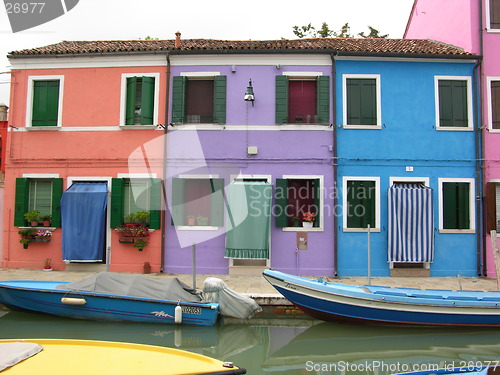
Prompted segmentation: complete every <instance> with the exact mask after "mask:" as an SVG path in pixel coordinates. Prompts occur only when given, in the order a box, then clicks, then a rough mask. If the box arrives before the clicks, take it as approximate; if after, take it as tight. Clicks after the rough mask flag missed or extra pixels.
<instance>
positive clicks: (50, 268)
mask: <svg viewBox="0 0 500 375" xmlns="http://www.w3.org/2000/svg"><path fill="white" fill-rule="evenodd" d="M43 270H44V271H52V267H43Z"/></svg>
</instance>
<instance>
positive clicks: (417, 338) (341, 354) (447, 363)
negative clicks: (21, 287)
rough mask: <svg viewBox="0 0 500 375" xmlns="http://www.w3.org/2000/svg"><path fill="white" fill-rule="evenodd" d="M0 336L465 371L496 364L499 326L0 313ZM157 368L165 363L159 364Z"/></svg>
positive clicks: (254, 370)
mask: <svg viewBox="0 0 500 375" xmlns="http://www.w3.org/2000/svg"><path fill="white" fill-rule="evenodd" d="M0 337H1V338H61V339H85V340H107V341H123V342H133V343H141V344H151V345H159V346H166V347H172V348H179V349H184V350H188V351H192V352H196V353H200V354H204V355H207V356H210V357H214V358H218V359H220V360H223V361H231V362H234V363H235V364H236V365H238V366H242V367H244V368H246V369H247V370H248V374H339V375H349V374H353V375H354V374H373V375H384V374H394V373H401V372H408V371H415V370H427V369H431V370H432V369H435V368H436V367H441V368H451V367H458V368H460V369H461V370H463V372H465V371H466V370H469V369H475V368H476V367H478V366H484V365H490V366H495V365H498V364H499V361H500V328H496V329H491V328H487V329H479V328H461V329H457V328H422V327H378V326H361V325H349V324H340V323H339V324H337V323H326V322H321V321H317V320H313V319H311V318H307V317H306V316H300V315H299V316H292V317H289V316H285V317H284V318H280V319H267V318H266V319H254V320H249V321H246V322H243V323H242V322H239V321H234V320H222V321H220V322H218V323H217V325H216V326H215V327H192V326H170V325H159V324H153V325H151V324H134V323H106V322H93V321H83V320H82V321H80V320H73V319H65V318H59V317H55V316H49V315H43V314H35V313H29V312H20V311H9V310H0ZM85 360H92V359H91V358H88V359H85ZM161 366H168V363H164V364H161V363H158V367H159V368H161ZM68 374H69V373H68Z"/></svg>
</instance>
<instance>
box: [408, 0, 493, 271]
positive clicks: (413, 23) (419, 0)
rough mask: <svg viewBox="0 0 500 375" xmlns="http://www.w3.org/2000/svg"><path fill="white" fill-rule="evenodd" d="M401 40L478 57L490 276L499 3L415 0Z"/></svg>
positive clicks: (486, 253)
mask: <svg viewBox="0 0 500 375" xmlns="http://www.w3.org/2000/svg"><path fill="white" fill-rule="evenodd" d="M404 38H407V39H434V40H437V41H440V42H443V43H447V44H452V45H455V46H459V47H461V48H463V49H464V50H466V51H468V52H473V53H476V54H478V55H481V56H482V62H481V65H480V66H479V67H478V69H477V71H478V73H477V77H478V81H479V85H480V92H481V98H480V103H479V105H480V108H481V119H480V124H481V132H480V133H479V135H478V139H477V145H478V146H479V147H478V149H479V150H481V151H482V155H480V154H478V158H477V159H478V161H477V162H478V163H479V164H480V165H481V172H482V176H481V178H482V184H481V185H482V186H481V190H482V192H483V193H482V194H481V197H478V198H480V199H482V201H483V211H484V212H483V215H482V218H483V220H484V225H483V232H484V236H483V246H482V247H483V249H484V257H483V262H484V264H483V274H484V275H488V276H493V275H495V267H494V261H493V252H492V246H493V245H492V239H491V235H490V233H491V231H492V230H496V231H497V232H500V147H498V145H499V144H500V64H499V63H498V62H499V61H500V1H499V0H439V1H436V0H415V2H414V4H413V8H412V11H411V15H410V18H409V21H408V24H407V28H406V32H405V35H404Z"/></svg>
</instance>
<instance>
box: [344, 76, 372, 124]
mask: <svg viewBox="0 0 500 375" xmlns="http://www.w3.org/2000/svg"><path fill="white" fill-rule="evenodd" d="M350 78H354V79H375V81H376V86H377V87H376V92H377V123H376V124H375V125H350V124H348V123H347V80H348V79H350ZM342 112H343V114H342V124H343V127H344V128H346V129H382V89H381V78H380V74H342Z"/></svg>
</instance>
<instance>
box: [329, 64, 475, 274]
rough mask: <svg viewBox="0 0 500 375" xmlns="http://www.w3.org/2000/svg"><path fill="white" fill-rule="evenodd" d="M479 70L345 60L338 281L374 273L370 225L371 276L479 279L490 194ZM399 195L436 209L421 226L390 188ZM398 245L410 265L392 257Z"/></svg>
mask: <svg viewBox="0 0 500 375" xmlns="http://www.w3.org/2000/svg"><path fill="white" fill-rule="evenodd" d="M474 66H475V64H474V61H451V60H438V59H422V60H419V61H417V60H404V59H396V58H394V59H381V60H378V61H377V60H376V59H367V58H347V57H346V58H338V59H337V61H336V73H337V74H336V115H335V125H336V133H337V136H336V158H337V167H336V181H337V191H338V205H339V206H341V207H342V210H340V211H341V218H339V220H338V223H337V241H338V242H337V247H338V257H337V268H338V269H337V273H338V275H339V276H353V275H357V276H359V275H366V274H367V270H368V261H367V258H368V257H367V251H368V234H367V232H368V229H367V227H368V225H370V236H369V238H370V250H371V251H370V253H371V254H370V258H371V262H370V269H371V275H372V276H389V275H397V274H398V272H401V271H402V270H409V269H411V270H412V271H415V270H418V271H417V272H419V273H417V274H419V275H426V274H427V275H430V276H456V275H457V274H460V275H462V276H476V275H477V269H478V266H479V264H478V263H479V262H480V258H479V257H478V253H479V252H480V249H479V248H478V244H479V241H478V235H479V233H480V228H479V227H480V220H478V209H479V207H477V206H476V204H477V202H476V201H477V200H476V197H477V196H481V192H480V191H479V190H480V188H479V184H478V183H479V181H478V177H477V174H476V173H477V172H478V171H477V168H476V159H477V155H476V147H477V146H476V140H477V139H476V137H477V134H476V132H477V129H476V128H477V125H476V117H475V112H476V111H475V105H474V103H475V94H474V84H475V80H474V73H475V71H474ZM398 187H401V188H402V189H420V190H421V191H424V190H425V191H427V193H426V194H427V196H428V199H430V201H429V202H428V203H429V204H428V206H427V207H426V208H425V209H426V210H427V211H426V213H425V214H423V213H421V212H420V214H419V215H417V216H416V217H417V218H418V219H417V220H414V222H412V220H413V219H411V218H409V217H410V216H413V218H415V215H414V214H415V212H413V214H412V213H409V212H408V211H404V210H399V207H397V209H394V211H392V210H393V207H392V206H391V208H390V206H389V198H388V197H389V195H390V194H392V193H391V191H392V190H391V188H398ZM407 191H409V194H407V195H406V196H405V197H404V200H406V201H405V203H404V204H408V206H411V205H413V206H414V208H413V209H414V210H417V208H415V207H420V208H419V209H418V210H422V209H424V206H423V204H422V203H421V202H420V201H419V199H420V198H418V197H416V196H413V195H412V193H411V192H412V191H416V190H407ZM390 210H391V211H392V212H391V214H390V212H389V211H390ZM396 211H397V212H396ZM405 215H406V216H405ZM395 216H398V217H397V218H396V219H397V220H394V219H395ZM398 220H399V221H398ZM402 226H403V230H402ZM422 231H423V232H425V233H423V234H422ZM402 232H404V233H403V234H402ZM390 238H391V240H390ZM422 238H423V239H422ZM422 241H423V243H421V242H422ZM396 242H399V245H400V249H399V250H401V248H402V250H403V252H406V256H405V257H403V258H398V257H397V256H394V255H393V254H391V253H390V252H389V248H393V247H394V246H395V243H396ZM417 274H415V275H417Z"/></svg>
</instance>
